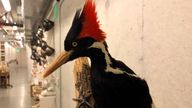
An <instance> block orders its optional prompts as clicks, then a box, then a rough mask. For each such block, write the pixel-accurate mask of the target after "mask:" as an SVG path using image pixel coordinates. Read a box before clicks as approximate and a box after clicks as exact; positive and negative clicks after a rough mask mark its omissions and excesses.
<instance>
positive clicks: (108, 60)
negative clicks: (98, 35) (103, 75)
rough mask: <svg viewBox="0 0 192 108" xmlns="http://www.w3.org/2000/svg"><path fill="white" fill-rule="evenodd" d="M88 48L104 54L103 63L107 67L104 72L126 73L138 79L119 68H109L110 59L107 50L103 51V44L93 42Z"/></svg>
mask: <svg viewBox="0 0 192 108" xmlns="http://www.w3.org/2000/svg"><path fill="white" fill-rule="evenodd" d="M89 48H98V49H101V51H102V52H103V53H104V54H105V61H106V65H107V66H106V69H105V71H106V72H112V73H113V74H124V73H126V74H127V75H129V76H133V77H138V76H137V75H135V74H129V73H128V72H125V71H122V70H121V69H119V68H113V67H111V66H110V65H111V64H112V62H111V59H110V57H109V55H108V52H107V50H106V49H105V45H104V44H103V42H95V43H93V45H91V46H90V47H89Z"/></svg>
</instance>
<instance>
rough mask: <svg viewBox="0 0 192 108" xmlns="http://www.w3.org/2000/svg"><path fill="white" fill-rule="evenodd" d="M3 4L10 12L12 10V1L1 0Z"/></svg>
mask: <svg viewBox="0 0 192 108" xmlns="http://www.w3.org/2000/svg"><path fill="white" fill-rule="evenodd" d="M1 2H2V4H3V7H4V9H5V10H6V11H7V12H9V11H11V5H10V2H9V0H1Z"/></svg>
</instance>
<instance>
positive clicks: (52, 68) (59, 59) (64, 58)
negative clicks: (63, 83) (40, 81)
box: [43, 51, 73, 78]
mask: <svg viewBox="0 0 192 108" xmlns="http://www.w3.org/2000/svg"><path fill="white" fill-rule="evenodd" d="M72 52H73V51H69V52H65V51H63V52H61V54H60V55H59V56H57V57H56V58H55V60H54V61H52V63H51V64H49V65H48V66H47V68H46V69H45V71H44V72H43V78H46V77H47V76H49V75H50V74H51V73H53V72H54V71H55V70H56V69H57V68H59V67H60V66H61V65H63V64H65V63H66V62H67V60H68V59H69V57H70V55H71V53H72Z"/></svg>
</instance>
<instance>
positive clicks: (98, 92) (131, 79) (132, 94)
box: [89, 43, 152, 108]
mask: <svg viewBox="0 0 192 108" xmlns="http://www.w3.org/2000/svg"><path fill="white" fill-rule="evenodd" d="M98 44H101V45H100V47H102V48H99V47H98V46H97V48H96V47H93V46H92V49H91V50H90V52H89V53H90V55H89V57H90V59H91V87H92V93H93V96H94V99H95V101H96V104H95V108H151V104H152V99H151V96H150V94H149V89H148V85H147V83H146V81H145V80H143V79H141V78H139V77H138V76H137V75H136V74H135V73H134V72H133V71H132V70H131V69H130V68H129V67H127V66H126V65H125V64H124V63H123V62H121V61H118V60H115V59H114V58H112V57H111V55H110V54H109V52H108V50H107V46H106V43H98ZM98 48H99V49H98ZM106 56H107V57H106ZM106 58H107V59H108V60H106ZM107 68H108V69H107Z"/></svg>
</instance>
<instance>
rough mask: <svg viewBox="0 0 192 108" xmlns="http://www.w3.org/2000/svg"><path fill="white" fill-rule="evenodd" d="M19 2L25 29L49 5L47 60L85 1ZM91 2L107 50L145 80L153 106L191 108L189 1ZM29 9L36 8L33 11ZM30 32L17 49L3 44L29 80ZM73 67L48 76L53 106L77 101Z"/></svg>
mask: <svg viewBox="0 0 192 108" xmlns="http://www.w3.org/2000/svg"><path fill="white" fill-rule="evenodd" d="M16 1H17V0H16ZM21 1H22V3H23V4H24V6H23V8H24V10H23V13H24V18H25V20H24V23H26V24H24V27H25V30H26V28H27V26H28V25H27V24H28V21H29V20H30V21H33V20H34V22H31V23H32V24H39V23H35V22H37V20H38V16H39V17H40V18H41V17H42V16H40V15H39V14H40V13H41V11H42V10H43V8H39V7H43V6H44V7H46V6H47V5H49V6H48V7H47V11H46V13H44V18H47V19H50V20H52V21H53V22H54V27H53V28H52V29H51V30H49V31H46V32H44V36H45V37H46V42H47V44H48V45H49V46H51V47H52V48H54V50H55V53H54V54H53V55H51V56H49V57H48V58H47V59H48V62H51V61H52V60H53V58H54V57H55V56H56V55H58V54H59V53H60V52H61V51H63V50H64V43H63V41H64V39H65V36H66V34H67V32H68V30H69V28H70V26H71V23H72V19H73V17H74V14H75V12H76V10H77V9H79V8H81V7H82V6H83V4H84V0H60V1H56V0H55V1H54V0H48V1H47V0H39V1H38V0H35V1H33V2H32V1H27V0H21ZM25 2H26V3H25ZM35 2H36V3H35ZM95 2H96V8H97V12H98V19H99V20H100V23H101V28H102V29H103V30H104V31H105V32H106V34H107V39H106V41H107V43H108V46H109V51H110V53H111V54H112V56H113V57H115V58H116V59H120V60H122V61H123V62H124V63H126V64H127V65H128V66H129V67H130V68H131V69H133V70H134V71H135V72H136V73H137V74H138V75H140V76H142V77H143V78H144V79H145V80H146V81H147V82H148V84H149V88H150V92H151V95H152V98H153V100H154V103H155V106H156V107H157V108H191V106H192V102H191V100H192V83H191V81H192V67H191V64H192V36H191V34H192V26H191V25H192V14H191V13H192V6H191V4H192V1H183V0H168V1H167V0H155V1H152V0H95ZM37 3H39V5H37ZM49 3H50V4H49ZM40 4H41V5H40ZM37 6H39V7H37ZM27 8H29V9H27ZM41 9H42V10H41ZM32 10H35V11H34V12H32V13H31V12H30V11H32ZM35 12H36V14H34V13H35ZM38 12H39V13H38ZM29 13H30V14H31V15H34V16H35V17H34V18H35V19H33V20H31V19H30V18H28V19H27V17H26V16H27V14H29ZM41 14H42V13H41ZM32 18H33V17H32ZM32 29H36V28H32ZM27 32H29V31H25V34H27ZM27 35H28V34H27ZM30 35H31V34H30ZM30 35H29V36H26V37H25V40H26V42H25V44H24V47H22V48H18V49H17V51H16V50H15V48H14V47H11V46H10V45H7V44H6V45H5V49H6V50H5V52H6V56H5V58H6V60H5V61H6V62H7V61H10V60H12V59H15V58H17V60H18V61H19V64H18V65H17V67H18V68H23V67H25V68H27V69H28V77H29V78H28V81H29V83H30V82H31V80H32V79H33V78H32V75H31V71H32V68H33V67H32V66H33V60H31V58H30V56H31V48H30V45H29V43H28V42H29V40H30V38H31V36H30ZM18 50H19V51H18ZM73 66H74V62H70V63H67V64H66V65H63V66H62V67H61V68H59V69H57V70H56V72H55V73H53V75H52V76H54V78H55V83H56V85H55V93H56V95H55V100H56V101H55V108H74V107H75V105H76V102H74V101H73V100H72V98H74V97H75V85H74V73H73ZM10 77H11V76H10ZM13 88H14V85H13ZM10 89H11V88H10Z"/></svg>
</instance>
